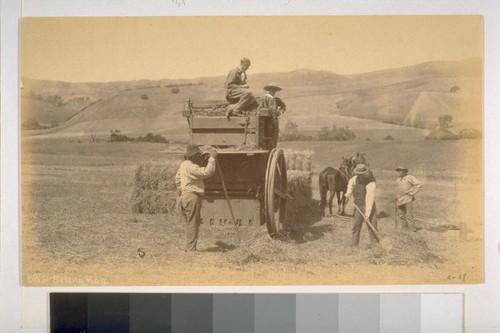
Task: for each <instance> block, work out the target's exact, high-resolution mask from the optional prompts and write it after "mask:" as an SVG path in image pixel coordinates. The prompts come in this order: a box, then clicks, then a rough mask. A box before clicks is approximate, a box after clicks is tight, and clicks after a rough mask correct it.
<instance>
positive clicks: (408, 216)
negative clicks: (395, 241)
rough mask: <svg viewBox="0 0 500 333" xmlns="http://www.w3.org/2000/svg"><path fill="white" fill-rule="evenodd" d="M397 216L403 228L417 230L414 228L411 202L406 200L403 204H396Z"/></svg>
mask: <svg viewBox="0 0 500 333" xmlns="http://www.w3.org/2000/svg"><path fill="white" fill-rule="evenodd" d="M398 209H399V217H400V218H401V226H402V227H403V229H409V230H410V231H417V229H416V228H415V219H414V217H413V202H412V201H410V202H407V203H405V204H404V205H401V206H398Z"/></svg>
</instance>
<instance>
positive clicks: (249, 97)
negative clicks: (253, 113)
mask: <svg viewBox="0 0 500 333" xmlns="http://www.w3.org/2000/svg"><path fill="white" fill-rule="evenodd" d="M227 96H228V97H229V98H230V99H237V98H238V99H239V101H238V103H236V104H235V105H234V109H233V110H234V112H238V111H248V110H247V108H248V107H249V106H251V105H252V104H255V103H257V101H256V100H255V96H254V95H253V93H252V91H251V90H250V89H248V88H239V87H235V88H231V89H229V91H228V93H227Z"/></svg>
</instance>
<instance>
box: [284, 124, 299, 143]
mask: <svg viewBox="0 0 500 333" xmlns="http://www.w3.org/2000/svg"><path fill="white" fill-rule="evenodd" d="M299 136H300V134H299V125H297V123H295V122H293V121H287V122H286V124H285V128H284V129H283V131H282V132H281V140H282V141H295V140H298V139H299Z"/></svg>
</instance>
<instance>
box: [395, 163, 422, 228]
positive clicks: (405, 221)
mask: <svg viewBox="0 0 500 333" xmlns="http://www.w3.org/2000/svg"><path fill="white" fill-rule="evenodd" d="M396 171H398V172H399V177H398V179H396V182H397V184H398V193H397V199H396V200H397V206H398V209H399V212H400V218H401V226H402V227H403V228H404V229H408V230H410V231H412V232H415V231H417V229H416V228H415V220H414V218H413V201H414V200H415V194H417V193H418V192H419V191H420V189H421V188H422V184H421V183H420V181H419V180H418V179H417V178H415V177H413V176H412V175H409V174H408V169H407V168H406V167H405V166H403V165H400V166H398V167H397V168H396Z"/></svg>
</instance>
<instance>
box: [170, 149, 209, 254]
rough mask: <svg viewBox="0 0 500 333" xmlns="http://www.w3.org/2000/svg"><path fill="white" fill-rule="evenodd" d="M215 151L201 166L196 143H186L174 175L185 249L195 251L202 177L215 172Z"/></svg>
mask: <svg viewBox="0 0 500 333" xmlns="http://www.w3.org/2000/svg"><path fill="white" fill-rule="evenodd" d="M216 157H217V151H216V150H215V149H213V150H212V151H210V157H209V159H208V164H207V166H206V167H201V166H200V165H201V163H202V159H203V156H202V153H201V150H200V148H198V146H197V145H188V146H187V149H186V154H184V159H185V160H184V162H182V163H181V165H180V167H179V170H178V171H177V174H176V176H175V185H176V186H177V190H178V191H179V194H180V197H181V202H180V204H181V210H182V214H183V215H184V217H185V218H186V222H187V226H186V248H185V251H186V252H189V251H196V244H197V242H198V231H199V229H200V224H201V197H202V196H203V195H204V194H205V183H204V182H203V179H205V178H208V177H210V176H212V175H213V174H214V172H215V158H216Z"/></svg>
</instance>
